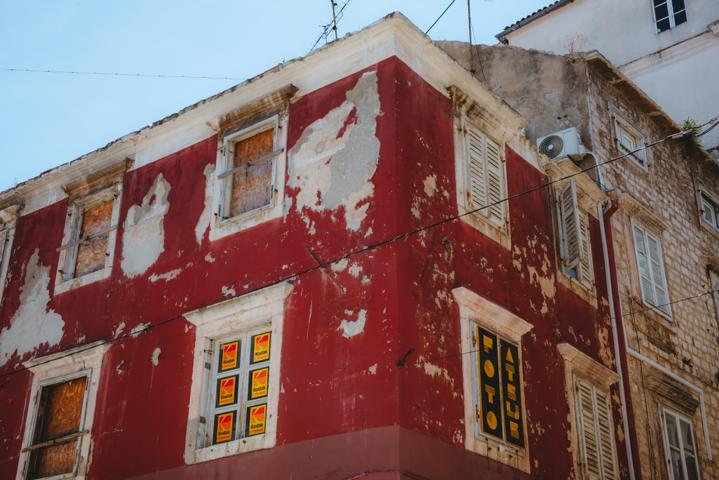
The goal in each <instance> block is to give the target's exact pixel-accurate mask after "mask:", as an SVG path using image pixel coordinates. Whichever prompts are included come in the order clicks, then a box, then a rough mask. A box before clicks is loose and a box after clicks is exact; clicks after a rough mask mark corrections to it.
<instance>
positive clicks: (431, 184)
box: [422, 175, 437, 197]
mask: <svg viewBox="0 0 719 480" xmlns="http://www.w3.org/2000/svg"><path fill="white" fill-rule="evenodd" d="M422 183H423V184H424V193H425V194H426V195H427V196H428V197H434V194H435V193H437V175H429V176H428V177H427V178H425V179H424V181H423V182H422Z"/></svg>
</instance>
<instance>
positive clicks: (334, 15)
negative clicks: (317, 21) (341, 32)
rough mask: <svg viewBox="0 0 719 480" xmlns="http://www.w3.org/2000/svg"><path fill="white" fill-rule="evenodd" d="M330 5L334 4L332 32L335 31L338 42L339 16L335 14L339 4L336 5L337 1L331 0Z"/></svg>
mask: <svg viewBox="0 0 719 480" xmlns="http://www.w3.org/2000/svg"><path fill="white" fill-rule="evenodd" d="M330 3H331V4H332V30H334V32H335V40H337V38H338V37H337V14H336V13H335V8H336V7H337V4H336V3H335V0H330Z"/></svg>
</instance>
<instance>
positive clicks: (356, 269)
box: [349, 263, 362, 278]
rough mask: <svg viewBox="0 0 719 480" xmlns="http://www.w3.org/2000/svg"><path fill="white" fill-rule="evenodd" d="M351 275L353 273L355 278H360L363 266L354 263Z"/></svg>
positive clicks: (350, 270)
mask: <svg viewBox="0 0 719 480" xmlns="http://www.w3.org/2000/svg"><path fill="white" fill-rule="evenodd" d="M349 272H350V275H352V276H353V277H355V278H359V276H360V273H362V266H361V265H358V264H356V263H353V264H352V266H351V267H350V269H349Z"/></svg>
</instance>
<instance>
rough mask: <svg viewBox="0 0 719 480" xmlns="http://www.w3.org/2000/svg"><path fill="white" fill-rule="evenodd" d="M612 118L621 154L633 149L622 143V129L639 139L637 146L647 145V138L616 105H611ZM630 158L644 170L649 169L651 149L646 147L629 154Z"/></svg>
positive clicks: (613, 132)
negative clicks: (620, 136)
mask: <svg viewBox="0 0 719 480" xmlns="http://www.w3.org/2000/svg"><path fill="white" fill-rule="evenodd" d="M611 118H612V134H613V136H614V137H613V138H614V147H615V148H616V149H617V151H618V152H619V153H620V154H626V153H629V152H630V151H632V150H628V149H627V148H626V147H624V145H622V143H621V142H620V139H619V135H620V129H621V130H624V131H625V132H627V133H628V134H629V135H630V136H632V137H634V138H635V139H636V140H637V143H638V145H636V146H635V149H636V148H639V147H643V146H645V145H646V138H645V137H644V135H642V133H641V132H640V131H639V129H637V128H636V127H634V126H633V125H632V123H631V122H629V121H628V120H627V119H626V118H625V117H624V116H622V115H621V114H620V113H619V110H618V109H617V108H616V107H611ZM629 158H630V159H631V160H632V162H633V163H634V164H635V165H636V166H638V167H639V168H641V169H642V170H643V171H644V172H648V171H649V164H650V161H649V160H650V158H649V150H648V149H644V150H641V151H639V152H636V153H633V154H631V155H629Z"/></svg>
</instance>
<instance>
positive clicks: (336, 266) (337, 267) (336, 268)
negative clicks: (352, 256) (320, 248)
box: [330, 258, 349, 272]
mask: <svg viewBox="0 0 719 480" xmlns="http://www.w3.org/2000/svg"><path fill="white" fill-rule="evenodd" d="M348 264H349V260H347V259H346V258H343V259H342V260H340V261H338V262H335V263H333V264H332V266H331V267H330V268H331V269H332V271H333V272H342V271H344V269H345V268H347V265H348Z"/></svg>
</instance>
